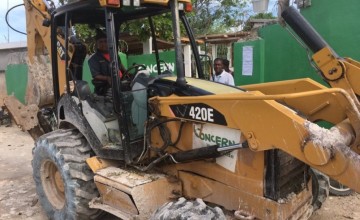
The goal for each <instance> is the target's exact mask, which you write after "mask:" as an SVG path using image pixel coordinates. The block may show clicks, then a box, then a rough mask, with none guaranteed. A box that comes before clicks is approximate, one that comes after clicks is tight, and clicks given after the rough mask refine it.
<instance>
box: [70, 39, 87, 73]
mask: <svg viewBox="0 0 360 220" xmlns="http://www.w3.org/2000/svg"><path fill="white" fill-rule="evenodd" d="M70 43H71V44H72V46H73V47H74V54H73V56H72V59H71V60H70V65H69V68H70V71H71V72H70V73H71V75H72V77H74V78H75V79H73V80H82V78H83V77H82V76H83V64H84V61H85V57H86V52H87V49H86V46H85V45H84V44H83V43H82V42H81V41H80V40H78V39H77V38H76V37H75V36H71V38H70Z"/></svg>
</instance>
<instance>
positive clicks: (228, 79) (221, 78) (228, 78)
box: [213, 70, 235, 86]
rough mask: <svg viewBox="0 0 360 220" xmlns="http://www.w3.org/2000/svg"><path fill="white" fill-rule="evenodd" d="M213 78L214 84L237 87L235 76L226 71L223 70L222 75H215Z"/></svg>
mask: <svg viewBox="0 0 360 220" xmlns="http://www.w3.org/2000/svg"><path fill="white" fill-rule="evenodd" d="M213 78H214V82H218V83H222V84H227V85H230V86H235V83H234V78H233V76H232V75H231V74H230V73H228V72H226V71H225V70H223V71H222V73H221V74H220V75H216V74H214V75H213Z"/></svg>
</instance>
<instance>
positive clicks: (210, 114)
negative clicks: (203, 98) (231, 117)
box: [170, 103, 227, 125]
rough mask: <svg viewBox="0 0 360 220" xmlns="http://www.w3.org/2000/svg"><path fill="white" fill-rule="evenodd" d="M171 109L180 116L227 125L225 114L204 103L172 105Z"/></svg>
mask: <svg viewBox="0 0 360 220" xmlns="http://www.w3.org/2000/svg"><path fill="white" fill-rule="evenodd" d="M170 109H171V111H172V112H173V113H174V115H175V116H176V117H179V118H186V119H191V120H196V121H202V122H208V123H213V124H218V125H227V122H226V120H225V117H224V115H222V114H221V113H220V112H219V111H217V110H216V109H214V108H212V107H210V106H208V105H206V104H203V103H193V104H185V105H170Z"/></svg>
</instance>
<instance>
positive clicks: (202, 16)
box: [188, 0, 250, 35]
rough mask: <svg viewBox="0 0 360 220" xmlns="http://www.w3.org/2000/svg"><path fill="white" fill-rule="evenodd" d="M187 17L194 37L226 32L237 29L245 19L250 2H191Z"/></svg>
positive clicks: (202, 0)
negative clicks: (190, 11) (191, 10)
mask: <svg viewBox="0 0 360 220" xmlns="http://www.w3.org/2000/svg"><path fill="white" fill-rule="evenodd" d="M192 3H193V12H192V13H191V14H189V15H188V18H189V22H190V24H191V26H192V28H193V30H194V32H195V35H205V34H212V33H220V32H221V33H224V32H228V31H229V30H230V29H231V28H236V27H239V26H240V25H242V24H243V22H244V20H245V17H247V14H248V10H249V9H246V7H247V6H248V5H249V3H250V0H192Z"/></svg>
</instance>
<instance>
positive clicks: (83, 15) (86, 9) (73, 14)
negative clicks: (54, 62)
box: [53, 0, 170, 26]
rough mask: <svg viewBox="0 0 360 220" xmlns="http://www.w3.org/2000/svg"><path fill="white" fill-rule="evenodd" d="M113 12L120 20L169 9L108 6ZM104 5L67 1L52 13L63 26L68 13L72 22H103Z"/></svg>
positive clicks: (155, 13) (153, 6)
mask: <svg viewBox="0 0 360 220" xmlns="http://www.w3.org/2000/svg"><path fill="white" fill-rule="evenodd" d="M109 9H110V10H111V11H112V12H114V16H115V19H116V20H121V22H124V21H128V20H133V19H139V18H145V17H148V16H153V15H158V14H162V13H166V12H169V11H170V7H168V6H163V5H159V4H142V5H141V6H139V7H134V6H121V7H120V8H109ZM104 12H105V7H102V6H100V4H99V1H98V0H83V1H77V2H73V3H69V4H66V5H63V6H60V7H58V8H56V9H55V11H54V12H53V15H54V17H55V21H56V24H57V25H58V26H63V25H64V21H65V15H66V13H68V16H70V19H71V22H72V23H73V24H79V23H80V24H102V25H103V24H104V21H105V17H104Z"/></svg>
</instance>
